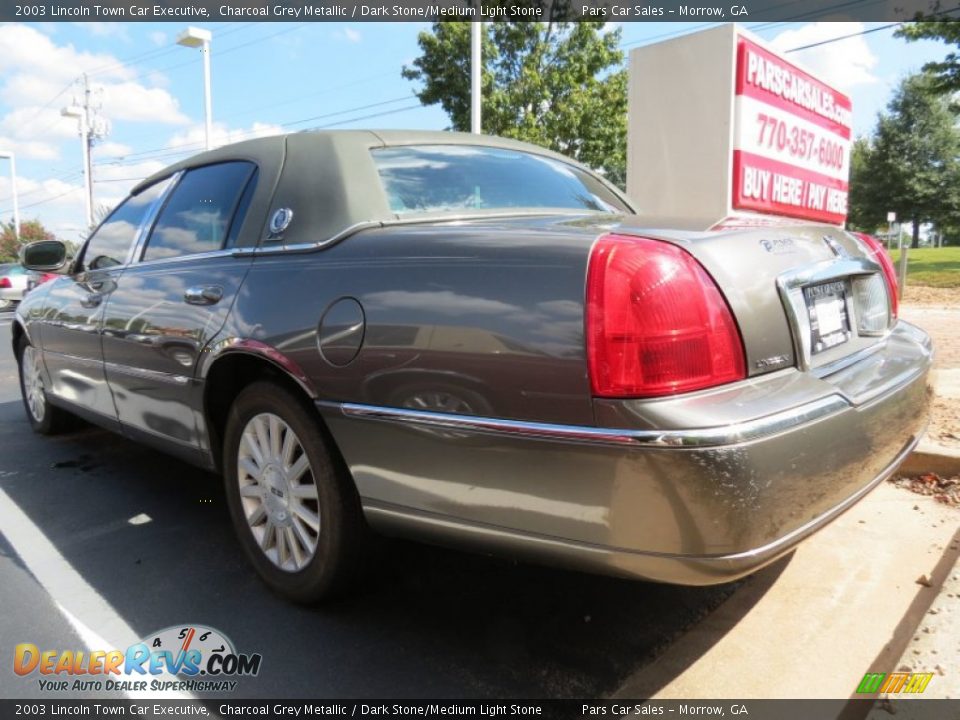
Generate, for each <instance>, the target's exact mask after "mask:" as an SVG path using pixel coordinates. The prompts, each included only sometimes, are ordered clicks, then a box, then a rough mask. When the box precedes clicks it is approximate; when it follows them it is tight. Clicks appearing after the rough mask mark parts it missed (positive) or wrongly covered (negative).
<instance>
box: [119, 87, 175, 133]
mask: <svg viewBox="0 0 960 720" xmlns="http://www.w3.org/2000/svg"><path fill="white" fill-rule="evenodd" d="M103 112H104V114H105V115H106V116H107V117H108V118H110V119H112V120H134V121H142V122H159V123H168V124H170V125H185V124H187V123H188V122H189V120H188V118H187V116H186V115H184V114H183V113H182V112H180V108H179V104H178V103H177V101H176V100H175V99H174V97H173V96H172V95H170V93H168V92H167V91H166V90H164V89H162V88H148V87H144V86H143V85H140V84H139V83H135V82H123V83H116V84H113V85H108V86H106V87H105V91H104V97H103Z"/></svg>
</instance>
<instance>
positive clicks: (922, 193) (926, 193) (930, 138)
mask: <svg viewBox="0 0 960 720" xmlns="http://www.w3.org/2000/svg"><path fill="white" fill-rule="evenodd" d="M934 83H935V79H934V78H933V77H931V76H930V75H928V74H926V73H920V74H918V75H912V76H910V77H907V78H906V79H904V80H903V81H902V82H901V83H900V87H899V88H898V89H897V91H896V93H895V94H894V96H893V99H892V100H891V101H890V103H889V105H888V106H887V112H886V113H881V114H880V116H879V118H878V120H877V128H876V131H875V135H874V137H873V140H872V141H858V142H857V144H856V145H855V146H854V154H853V155H852V157H851V179H850V193H851V205H852V210H851V222H853V223H855V224H857V225H858V226H860V227H863V228H871V227H872V228H876V227H879V226H882V225H883V224H884V223H885V221H886V213H887V212H888V211H891V210H892V211H894V212H896V213H897V218H898V219H899V220H900V221H901V222H912V223H913V242H912V247H917V246H918V245H919V242H920V225H921V224H923V223H930V222H932V223H936V224H938V225H939V224H944V223H948V222H950V221H951V219H952V218H956V217H958V213H960V159H958V157H960V132H958V130H957V127H956V116H955V114H954V113H953V111H952V110H951V108H950V105H949V102H948V100H947V99H946V98H945V97H942V96H938V95H937V94H935V93H934V92H933V90H932V86H933V84H934Z"/></svg>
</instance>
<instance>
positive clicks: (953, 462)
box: [899, 442, 960, 477]
mask: <svg viewBox="0 0 960 720" xmlns="http://www.w3.org/2000/svg"><path fill="white" fill-rule="evenodd" d="M921 473H936V474H937V475H939V476H940V477H952V476H954V475H960V451H957V450H950V449H948V448H941V447H937V446H934V445H931V444H929V443H924V442H921V443H920V445H918V446H917V449H916V450H914V451H913V452H912V453H910V455H909V456H908V457H907V459H906V460H904V461H903V465H901V466H900V470H899V474H900V475H919V474H921Z"/></svg>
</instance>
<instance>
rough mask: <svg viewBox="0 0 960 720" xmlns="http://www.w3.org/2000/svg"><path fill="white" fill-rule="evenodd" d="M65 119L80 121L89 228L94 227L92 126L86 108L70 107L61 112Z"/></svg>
mask: <svg viewBox="0 0 960 720" xmlns="http://www.w3.org/2000/svg"><path fill="white" fill-rule="evenodd" d="M60 114H61V115H63V117H72V118H77V119H78V120H79V121H80V146H81V147H82V148H83V176H84V177H83V179H84V183H85V185H86V192H85V193H84V200H85V203H86V206H87V227H88V228H92V227H93V172H92V168H91V167H90V125H89V123H88V122H87V111H86V108H83V107H80V106H79V105H68V106H67V107H65V108H63V109H62V110H60Z"/></svg>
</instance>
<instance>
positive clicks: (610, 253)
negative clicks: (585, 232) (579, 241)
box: [587, 235, 746, 397]
mask: <svg viewBox="0 0 960 720" xmlns="http://www.w3.org/2000/svg"><path fill="white" fill-rule="evenodd" d="M587 363H588V366H589V370H590V382H591V385H592V387H593V393H594V395H598V396H602V397H656V396H661V395H672V394H675V393H682V392H689V391H691V390H700V389H702V388H707V387H713V386H714V385H722V384H723V383H728V382H732V381H734V380H740V379H742V378H744V377H745V376H746V371H745V366H746V363H745V361H744V357H743V343H742V342H741V340H740V331H739V329H738V328H737V324H736V322H735V321H734V319H733V315H732V314H731V313H730V308H729V307H728V306H727V303H726V300H725V299H724V298H723V295H721V294H720V290H719V288H718V287H717V284H716V283H715V282H714V281H713V278H711V277H710V276H709V275H708V274H707V271H706V270H704V269H703V267H702V266H701V265H700V263H698V262H697V261H696V259H694V257H693V256H692V255H690V254H689V253H687V252H686V251H684V250H682V249H680V248H679V247H677V246H676V245H671V244H669V243H665V242H661V241H659V240H650V239H648V238H636V237H627V236H623V235H605V236H603V237H602V238H600V239H599V240H598V241H597V243H596V245H595V246H594V248H593V252H592V254H591V256H590V268H589V270H588V272H587Z"/></svg>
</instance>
